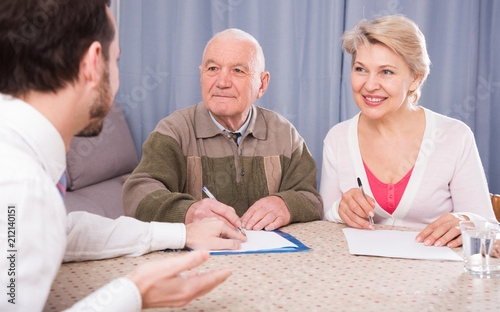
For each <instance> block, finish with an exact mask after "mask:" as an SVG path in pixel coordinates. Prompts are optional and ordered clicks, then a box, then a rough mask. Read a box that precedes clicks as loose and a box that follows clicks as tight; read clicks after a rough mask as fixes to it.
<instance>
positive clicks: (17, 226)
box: [0, 0, 245, 311]
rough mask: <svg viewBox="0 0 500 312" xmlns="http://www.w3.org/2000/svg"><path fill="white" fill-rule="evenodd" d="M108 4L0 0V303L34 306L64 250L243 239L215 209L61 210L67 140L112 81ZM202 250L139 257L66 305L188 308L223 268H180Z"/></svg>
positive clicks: (113, 38)
mask: <svg viewBox="0 0 500 312" xmlns="http://www.w3.org/2000/svg"><path fill="white" fill-rule="evenodd" d="M106 5H109V0H93V1H80V0H65V1H53V2H51V3H50V5H48V4H47V1H37V0H3V1H1V2H0V25H1V27H0V60H1V61H0V138H1V139H0V159H1V160H2V161H1V162H0V172H1V174H0V207H2V209H3V213H2V214H0V242H2V244H3V247H4V248H5V249H4V252H6V250H7V249H8V250H9V251H8V253H7V256H5V253H4V256H3V257H2V258H1V259H0V271H1V272H3V273H2V274H1V276H0V284H1V285H2V287H6V289H7V290H6V292H7V294H5V293H4V297H3V299H2V300H1V301H0V311H42V309H43V307H44V304H45V301H46V300H47V297H48V295H49V291H50V287H51V285H52V282H53V280H54V278H55V277H56V274H57V272H58V270H59V267H60V265H61V261H63V259H64V260H66V261H83V260H93V259H103V258H109V257H117V256H121V255H128V256H138V255H141V254H143V253H146V252H150V251H152V250H159V249H166V248H183V247H184V246H185V245H187V246H189V247H191V248H207V249H217V248H220V249H227V248H232V249H234V248H238V247H239V246H240V243H239V241H237V240H241V241H244V240H245V237H244V236H243V235H241V234H240V233H239V232H237V231H236V230H235V229H233V228H231V227H228V226H227V225H225V224H224V223H223V222H222V221H220V220H216V219H214V218H213V219H211V220H209V219H207V220H203V221H200V222H195V223H192V224H188V225H184V224H169V223H158V222H152V223H144V222H140V221H138V220H136V219H134V218H128V217H120V218H118V219H116V220H110V219H107V218H104V217H101V216H97V215H92V214H89V213H85V212H74V213H70V214H69V215H66V209H65V207H64V202H63V197H64V192H65V188H64V186H63V185H64V179H61V181H60V180H59V179H60V178H61V177H63V178H64V175H63V172H64V169H65V167H66V158H65V154H66V152H67V150H68V149H69V146H70V142H71V139H72V138H73V136H74V135H77V134H80V135H94V134H97V133H99V132H100V129H101V128H102V123H103V119H104V117H105V116H106V113H107V112H108V111H109V109H110V107H111V102H112V99H113V97H114V95H115V93H116V91H117V89H118V85H119V82H118V66H117V60H118V56H119V55H120V47H119V45H118V34H117V30H116V24H115V22H114V19H113V17H112V16H111V13H110V11H109V9H107V7H106ZM47 10H51V11H50V14H49V15H50V19H46V20H45V22H44V23H39V24H37V26H38V27H37V28H36V29H34V30H33V29H32V30H33V31H36V32H35V33H30V34H28V33H27V32H26V27H27V26H26V25H28V24H27V23H31V22H29V21H36V20H37V18H39V17H40V16H41V14H45V13H46V12H47ZM47 14H48V13H47ZM38 21H39V19H38ZM58 181H60V182H59V183H58ZM56 185H57V187H56ZM221 237H227V238H234V239H237V240H233V239H223V238H221ZM7 243H8V244H9V246H8V248H7ZM208 257H209V254H208V252H206V251H196V252H192V253H189V254H188V255H185V256H182V257H175V258H168V259H165V260H162V261H158V262H150V263H145V264H143V265H141V266H139V267H138V268H137V269H136V270H134V271H133V272H131V273H130V274H128V275H127V277H126V278H119V279H116V280H114V281H113V282H111V283H109V284H107V285H105V286H103V288H102V289H99V290H96V291H95V292H94V293H93V294H91V295H90V296H88V297H86V298H85V299H83V300H82V301H80V302H79V303H77V304H76V305H75V306H73V307H72V308H71V310H72V311H140V310H141V308H148V307H163V306H165V307H178V306H182V305H185V304H187V303H188V302H189V301H191V300H192V299H194V298H196V297H198V296H200V295H203V294H205V293H207V292H208V291H210V290H211V289H213V288H214V287H216V286H217V285H218V284H220V283H222V282H223V281H224V280H225V279H226V278H228V277H229V275H230V274H231V271H230V270H228V269H224V270H217V271H214V272H209V273H205V274H199V275H195V274H190V275H189V276H185V277H183V276H180V275H179V273H181V272H182V271H185V270H189V269H192V268H194V267H196V266H198V265H199V264H201V263H203V262H204V261H205V260H206V259H207V258H208ZM4 289H5V288H4ZM17 291H18V292H19V293H17ZM103 298H104V299H103Z"/></svg>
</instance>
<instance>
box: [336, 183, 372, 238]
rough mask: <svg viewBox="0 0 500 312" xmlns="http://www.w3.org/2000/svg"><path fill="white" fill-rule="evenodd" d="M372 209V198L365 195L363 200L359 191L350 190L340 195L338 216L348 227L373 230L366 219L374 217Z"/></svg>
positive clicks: (356, 189) (355, 189)
mask: <svg viewBox="0 0 500 312" xmlns="http://www.w3.org/2000/svg"><path fill="white" fill-rule="evenodd" d="M374 208H375V200H374V199H373V198H371V197H370V196H368V195H366V199H365V197H364V196H363V193H362V192H361V190H360V189H358V188H352V189H350V190H349V191H347V192H345V193H344V194H342V199H341V200H340V204H339V215H340V218H341V219H342V220H344V222H345V223H346V224H347V225H349V226H352V227H354V228H357V229H370V230H373V229H374V228H373V226H372V225H371V223H370V221H368V220H366V218H368V216H371V217H373V216H375V212H374Z"/></svg>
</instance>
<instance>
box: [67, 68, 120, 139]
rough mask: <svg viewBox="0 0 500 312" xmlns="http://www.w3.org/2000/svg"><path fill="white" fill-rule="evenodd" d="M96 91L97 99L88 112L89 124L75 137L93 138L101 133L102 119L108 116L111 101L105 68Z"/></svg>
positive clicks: (107, 73)
mask: <svg viewBox="0 0 500 312" xmlns="http://www.w3.org/2000/svg"><path fill="white" fill-rule="evenodd" d="M97 91H98V94H97V97H96V98H94V99H93V100H92V101H93V103H92V106H91V108H90V112H89V114H90V122H89V124H88V125H87V126H86V127H85V128H84V129H83V130H82V131H80V132H79V133H78V134H77V135H76V136H78V137H93V136H97V135H99V133H101V131H102V126H103V123H104V117H106V115H107V114H108V112H109V110H110V108H111V102H112V100H113V97H112V95H111V86H110V81H109V70H108V69H107V68H106V69H105V70H104V73H103V75H102V79H101V82H100V83H99V86H98V90H97Z"/></svg>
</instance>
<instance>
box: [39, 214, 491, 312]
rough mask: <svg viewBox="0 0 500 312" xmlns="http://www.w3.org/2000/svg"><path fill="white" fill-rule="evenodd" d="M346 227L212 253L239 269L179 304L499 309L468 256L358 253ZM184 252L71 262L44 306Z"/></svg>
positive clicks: (212, 262)
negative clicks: (285, 248) (298, 247)
mask: <svg viewBox="0 0 500 312" xmlns="http://www.w3.org/2000/svg"><path fill="white" fill-rule="evenodd" d="M344 227H345V226H344V225H340V224H335V223H332V222H327V221H317V222H310V223H302V224H292V225H289V226H287V227H284V228H282V230H283V231H284V232H288V233H290V234H292V235H293V236H295V237H296V238H297V239H299V240H300V241H301V242H302V243H304V244H305V245H306V246H308V247H311V248H312V250H309V251H306V252H288V253H264V254H243V255H214V256H211V258H210V259H209V260H208V261H207V262H206V263H204V264H203V265H202V266H201V267H199V268H198V269H197V271H201V272H203V271H209V270H212V269H219V268H225V267H229V268H231V269H232V270H233V275H232V276H231V277H230V278H229V279H228V280H227V281H226V282H225V283H223V284H222V285H220V286H219V287H217V288H216V289H215V290H213V291H212V292H210V293H209V294H207V295H205V296H203V297H201V298H199V299H196V300H194V301H192V302H191V303H190V304H189V305H187V306H186V307H184V308H179V309H172V311H308V312H312V311H499V309H500V279H479V278H474V277H472V276H470V275H468V274H467V273H465V272H464V270H463V263H462V262H451V261H430V260H408V259H392V258H383V257H368V256H353V255H350V254H349V250H348V247H347V241H346V239H345V236H344V234H343V233H342V228H344ZM380 228H383V229H392V228H394V227H390V226H381V227H380ZM394 229H398V230H401V229H402V230H408V229H406V228H401V227H397V228H394ZM456 251H457V252H458V253H459V254H460V255H461V252H462V250H461V249H460V248H459V249H457V250H456ZM184 252H185V251H183V252H182V253H184ZM178 254H179V253H177V252H167V253H162V252H159V253H151V254H147V255H144V256H141V257H136V258H125V257H122V258H116V259H110V260H102V261H89V262H80V263H68V264H64V265H62V267H61V269H60V270H59V274H58V275H57V277H56V280H55V281H54V283H53V285H52V289H51V292H50V295H49V299H48V301H47V304H46V306H45V309H44V311H61V310H63V309H64V308H68V307H70V306H71V305H72V304H73V303H74V302H76V301H78V300H80V299H82V298H83V297H85V296H86V295H87V294H89V293H90V292H92V291H94V290H96V289H97V288H99V287H100V286H102V285H104V284H106V283H107V282H109V281H110V280H112V279H113V278H116V277H120V276H123V275H125V274H126V273H127V272H129V271H131V270H132V269H134V268H135V267H136V266H137V265H139V264H141V263H144V262H147V261H151V260H156V259H161V258H164V257H175V256H177V255H178ZM148 311H170V309H155V310H148Z"/></svg>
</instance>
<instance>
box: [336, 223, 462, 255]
mask: <svg viewBox="0 0 500 312" xmlns="http://www.w3.org/2000/svg"><path fill="white" fill-rule="evenodd" d="M342 231H343V232H344V235H345V237H346V238H347V244H348V245H349V253H351V254H352V255H365V256H379V257H390V258H407V259H423V260H449V261H462V258H461V257H460V256H459V255H458V254H457V253H455V252H454V251H453V250H451V249H450V248H449V247H434V246H425V245H424V244H422V243H417V242H416V241H415V237H416V236H417V234H418V233H419V232H407V231H396V230H374V231H370V230H360V229H353V228H345V229H343V230H342Z"/></svg>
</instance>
